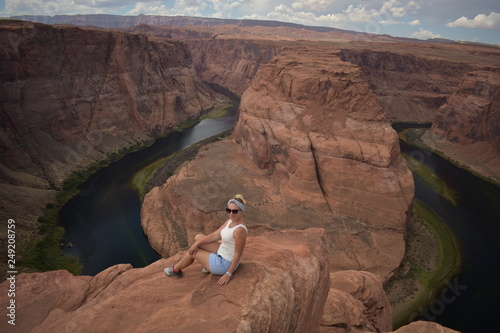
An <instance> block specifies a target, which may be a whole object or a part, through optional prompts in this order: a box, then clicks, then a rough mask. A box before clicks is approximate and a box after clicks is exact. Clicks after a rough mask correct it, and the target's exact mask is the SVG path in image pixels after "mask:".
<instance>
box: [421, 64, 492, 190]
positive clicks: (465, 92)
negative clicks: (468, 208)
mask: <svg viewBox="0 0 500 333" xmlns="http://www.w3.org/2000/svg"><path fill="white" fill-rule="evenodd" d="M499 73H500V69H499V70H498V72H493V71H473V72H470V73H467V74H466V75H464V77H463V80H462V82H461V83H460V85H459V87H458V88H457V90H456V92H455V93H454V94H453V95H452V96H451V97H450V98H449V99H448V101H447V102H446V104H444V105H443V106H442V107H441V108H439V110H438V112H437V115H436V119H435V121H434V123H433V124H432V127H431V130H430V131H427V132H426V133H425V134H424V135H423V136H422V140H423V142H424V143H425V144H426V145H427V146H429V147H430V148H432V149H434V150H437V151H440V152H441V153H442V154H444V155H446V156H448V157H449V158H451V159H452V160H454V161H456V162H458V163H459V164H461V165H464V166H466V167H467V168H469V169H472V170H474V171H475V172H477V173H479V174H481V175H483V176H486V177H487V178H489V179H490V180H492V181H494V182H496V183H500V74H499Z"/></svg>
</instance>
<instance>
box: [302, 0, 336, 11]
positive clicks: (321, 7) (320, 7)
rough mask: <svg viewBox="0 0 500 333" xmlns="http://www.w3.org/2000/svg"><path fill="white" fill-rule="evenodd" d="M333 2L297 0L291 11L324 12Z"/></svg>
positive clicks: (325, 0)
mask: <svg viewBox="0 0 500 333" xmlns="http://www.w3.org/2000/svg"><path fill="white" fill-rule="evenodd" d="M332 3H333V1H328V0H299V1H296V2H294V3H292V9H302V10H313V11H318V12H319V11H326V10H328V9H329V8H330V7H331V5H332Z"/></svg>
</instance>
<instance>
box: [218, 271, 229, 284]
mask: <svg viewBox="0 0 500 333" xmlns="http://www.w3.org/2000/svg"><path fill="white" fill-rule="evenodd" d="M229 280H231V277H230V276H229V275H226V274H224V275H222V276H221V277H220V279H219V281H217V284H218V285H219V286H224V285H226V284H227V283H228V282H229Z"/></svg>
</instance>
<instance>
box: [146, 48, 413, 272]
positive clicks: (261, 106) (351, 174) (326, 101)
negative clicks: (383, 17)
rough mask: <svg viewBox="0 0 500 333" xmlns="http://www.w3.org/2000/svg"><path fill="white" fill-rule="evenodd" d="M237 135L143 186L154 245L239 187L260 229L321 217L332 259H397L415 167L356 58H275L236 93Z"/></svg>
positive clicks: (212, 215) (204, 226)
mask: <svg viewBox="0 0 500 333" xmlns="http://www.w3.org/2000/svg"><path fill="white" fill-rule="evenodd" d="M301 57H302V58H301ZM234 139H235V141H236V142H230V140H227V139H226V140H222V141H220V142H217V143H214V144H211V145H209V146H207V147H205V148H204V149H203V150H202V151H201V152H200V153H199V154H198V156H197V157H196V158H195V159H194V160H192V161H191V162H189V163H188V164H186V165H185V166H184V167H182V168H181V169H180V170H179V172H178V173H176V174H175V175H173V176H172V177H170V178H169V179H168V180H167V181H166V182H165V184H162V185H161V186H159V187H157V188H155V189H153V190H152V191H151V192H149V193H148V194H147V195H146V196H145V199H144V202H143V206H142V210H141V223H142V226H143V229H144V231H145V233H146V234H147V235H148V238H149V240H150V243H151V244H152V246H153V247H154V248H155V249H156V250H157V251H158V252H159V253H161V254H162V255H163V256H169V255H172V254H174V253H176V252H177V251H178V250H179V249H181V248H182V247H184V246H187V245H188V240H189V239H191V238H192V237H193V236H194V235H195V234H196V233H199V232H203V233H207V232H210V231H211V230H215V229H216V228H217V227H218V225H219V224H220V223H221V221H224V219H225V218H227V215H226V214H225V212H224V211H223V210H224V208H225V204H226V201H225V200H227V197H229V196H230V195H232V194H234V193H243V194H244V195H245V197H247V198H248V200H249V208H248V210H247V211H245V216H246V219H247V221H248V222H247V223H248V225H249V226H250V227H251V228H253V229H254V230H255V231H256V232H257V231H259V230H266V229H289V228H296V229H305V228H309V227H321V228H325V229H326V230H327V231H328V236H329V238H330V243H329V246H330V247H331V248H332V250H333V252H332V256H331V258H330V267H331V269H332V270H342V269H356V270H367V271H371V272H374V273H376V274H378V275H379V276H381V277H382V279H383V280H385V279H386V278H387V277H389V276H390V275H391V274H392V272H393V270H394V269H396V268H397V267H398V266H399V263H400V261H401V259H402V257H403V254H404V230H405V221H406V212H407V211H408V207H409V205H410V203H411V200H412V199H413V179H412V176H411V173H410V172H409V170H408V169H407V168H406V166H405V164H404V161H403V160H402V159H401V156H400V155H399V146H398V140H397V135H396V133H395V131H394V130H393V129H392V128H391V127H390V125H389V124H388V123H387V122H385V121H384V115H383V112H382V110H381V108H380V106H379V105H378V102H377V100H376V98H375V97H374V95H373V94H372V93H371V92H370V90H369V89H368V87H367V85H366V84H365V83H364V82H363V80H362V78H361V73H360V71H359V69H358V68H357V67H356V66H354V65H351V64H348V63H345V62H342V61H341V60H340V59H339V58H338V57H336V56H334V55H328V52H320V51H318V52H317V53H316V52H313V51H312V50H308V51H306V52H304V53H303V54H301V53H300V52H295V53H294V54H293V55H291V54H287V55H283V56H281V55H280V56H278V57H277V58H274V59H273V60H272V61H271V62H270V63H269V64H268V65H266V66H265V67H264V68H263V70H262V71H261V72H260V73H259V75H258V76H257V77H256V79H254V81H253V82H252V85H251V87H250V88H249V89H248V90H247V91H246V92H245V94H244V95H243V97H242V101H241V107H240V116H239V120H238V122H237V125H236V128H235V131H234ZM250 161H252V162H253V163H252V162H250Z"/></svg>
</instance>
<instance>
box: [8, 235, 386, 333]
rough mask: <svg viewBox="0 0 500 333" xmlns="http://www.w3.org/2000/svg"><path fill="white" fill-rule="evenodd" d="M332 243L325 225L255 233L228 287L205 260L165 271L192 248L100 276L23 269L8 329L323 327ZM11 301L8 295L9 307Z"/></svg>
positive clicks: (112, 269)
mask: <svg viewBox="0 0 500 333" xmlns="http://www.w3.org/2000/svg"><path fill="white" fill-rule="evenodd" d="M327 249H328V247H327V246H326V237H325V233H324V231H322V230H319V229H309V230H305V231H286V232H272V233H266V234H263V235H261V236H260V237H250V238H249V239H248V241H247V245H246V248H245V253H244V257H243V260H242V262H241V265H240V267H239V269H238V270H237V271H236V273H235V274H234V276H233V278H232V279H231V281H230V282H229V284H228V285H226V286H224V287H219V286H217V280H218V279H219V277H218V276H213V275H211V274H210V275H206V274H203V273H202V272H201V269H202V267H201V266H200V265H199V264H197V263H195V264H194V265H192V266H190V267H189V268H187V269H185V270H184V277H183V278H181V279H178V278H168V277H167V276H165V274H164V273H163V269H164V268H165V267H168V266H169V265H172V264H173V263H174V262H175V261H177V260H179V259H180V257H181V256H182V255H183V254H184V253H179V254H178V255H175V256H173V257H172V258H169V259H161V260H159V261H157V262H155V263H153V264H151V265H149V266H147V267H145V268H140V269H132V267H131V266H130V265H126V264H123V265H116V266H113V267H110V268H109V269H107V270H105V271H103V272H101V273H100V274H98V275H96V276H95V277H91V276H73V275H71V274H69V273H68V272H66V271H52V272H47V273H35V274H21V275H19V276H18V277H17V280H16V283H17V290H16V302H17V309H16V326H15V327H13V326H9V325H8V324H7V320H2V321H1V323H0V330H2V331H3V332H33V333H35V332H96V333H100V332H165V331H168V332H197V331H201V332H297V333H300V332H317V331H318V328H319V322H320V318H321V313H322V309H323V304H324V302H325V299H326V296H327V294H328V290H329V272H328V267H327V257H328V250H327ZM291 267H293V268H294V269H291ZM8 288H9V281H4V282H3V283H2V284H1V285H0V290H1V291H2V293H3V295H7V289H8ZM360 288H362V287H360ZM380 297H383V295H380ZM6 302H8V300H7V298H6V297H2V299H1V305H2V308H4V309H5V308H6V307H7V304H6Z"/></svg>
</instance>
